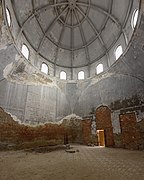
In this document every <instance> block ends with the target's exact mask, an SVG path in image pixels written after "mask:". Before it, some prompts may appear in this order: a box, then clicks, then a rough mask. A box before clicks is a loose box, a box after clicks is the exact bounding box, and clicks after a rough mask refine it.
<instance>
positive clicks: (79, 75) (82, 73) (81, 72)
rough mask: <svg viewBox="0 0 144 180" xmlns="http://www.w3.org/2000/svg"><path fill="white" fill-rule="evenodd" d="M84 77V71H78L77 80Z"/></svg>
mask: <svg viewBox="0 0 144 180" xmlns="http://www.w3.org/2000/svg"><path fill="white" fill-rule="evenodd" d="M84 78H85V77H84V71H80V72H79V73H78V79H79V80H81V79H84Z"/></svg>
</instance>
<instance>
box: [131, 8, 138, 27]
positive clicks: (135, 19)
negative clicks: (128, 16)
mask: <svg viewBox="0 0 144 180" xmlns="http://www.w3.org/2000/svg"><path fill="white" fill-rule="evenodd" d="M138 15H139V10H138V9H136V10H135V11H134V12H133V15H132V20H131V25H132V28H133V29H134V28H135V27H136V24H137V20H138Z"/></svg>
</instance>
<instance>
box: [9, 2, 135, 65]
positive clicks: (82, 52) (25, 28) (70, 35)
mask: <svg viewBox="0 0 144 180" xmlns="http://www.w3.org/2000/svg"><path fill="white" fill-rule="evenodd" d="M11 3H12V7H13V10H14V12H15V16H16V19H17V21H18V24H19V26H20V29H21V30H20V32H19V34H18V36H17V37H19V36H20V35H21V34H23V35H24V36H25V37H26V39H27V41H28V42H29V44H30V45H31V46H32V47H33V49H34V50H35V51H36V53H37V54H39V55H40V56H42V57H43V58H45V59H46V60H47V61H49V62H51V63H52V64H55V65H57V66H60V67H70V68H77V67H83V66H88V65H90V64H92V63H94V62H96V61H98V60H99V59H101V58H102V57H103V56H106V57H107V58H109V57H108V56H109V55H108V52H109V50H110V49H111V47H112V46H113V45H114V44H115V43H116V42H117V40H118V39H119V37H120V36H121V35H123V36H124V39H125V42H127V38H126V34H125V31H124V27H125V25H126V23H127V20H128V18H129V14H130V11H131V7H132V4H133V0H11Z"/></svg>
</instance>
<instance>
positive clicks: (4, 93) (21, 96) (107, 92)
mask: <svg viewBox="0 0 144 180" xmlns="http://www.w3.org/2000/svg"><path fill="white" fill-rule="evenodd" d="M143 24H144V15H143V12H142V11H141V20H140V24H139V27H138V28H137V29H136V30H135V33H134V35H133V38H132V40H131V42H130V45H129V50H128V52H127V53H125V55H124V56H122V57H121V59H119V60H118V61H117V62H115V63H114V64H113V65H112V66H111V68H110V69H109V70H108V71H107V72H106V73H102V74H101V75H99V76H97V77H93V78H89V79H87V80H85V81H70V82H68V83H66V82H63V81H57V82H56V85H55V86H45V85H44V84H40V85H33V84H27V83H25V84H23V83H16V82H11V81H10V80H9V79H8V80H6V79H5V78H4V76H3V74H4V72H3V70H4V69H5V67H6V66H7V65H8V64H10V63H12V62H15V61H16V62H18V61H19V60H16V56H17V50H16V49H15V46H14V45H13V44H12V40H11V39H9V36H8V35H7V34H8V33H7V31H6V27H5V25H4V26H3V28H2V29H3V30H4V32H5V33H2V36H3V37H2V38H1V44H3V46H1V48H0V61H1V63H0V106H1V107H3V108H4V109H5V110H6V111H8V112H10V113H11V114H13V115H15V116H17V118H19V119H20V120H21V121H22V122H27V123H31V124H37V123H44V122H46V121H58V120H59V119H61V118H62V117H64V116H66V115H68V114H71V113H75V114H77V115H80V116H85V115H88V114H91V113H94V110H95V109H96V107H98V106H100V105H107V106H108V107H109V108H110V109H112V110H113V111H117V110H120V109H125V108H128V107H135V106H136V107H137V106H138V107H142V106H143V105H144V71H143V67H144V61H143V57H144V47H143V44H144V26H143ZM5 42H7V43H5ZM27 64H28V62H27ZM15 66H17V64H16V65H15ZM25 70H26V69H25ZM30 70H31V69H30ZM30 70H28V71H30ZM35 71H36V70H35ZM140 113H141V117H142V116H143V112H140Z"/></svg>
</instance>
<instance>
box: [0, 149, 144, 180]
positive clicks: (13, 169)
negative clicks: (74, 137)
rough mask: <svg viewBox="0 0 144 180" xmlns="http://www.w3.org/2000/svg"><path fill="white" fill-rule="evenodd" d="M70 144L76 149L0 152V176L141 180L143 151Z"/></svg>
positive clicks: (13, 179) (9, 178) (8, 178)
mask: <svg viewBox="0 0 144 180" xmlns="http://www.w3.org/2000/svg"><path fill="white" fill-rule="evenodd" d="M73 147H74V149H79V152H76V153H67V152H65V151H64V150H63V149H60V150H57V151H53V152H45V153H38V152H34V151H33V152H25V151H10V152H0V180H144V152H139V151H129V150H123V149H110V148H99V147H87V146H73Z"/></svg>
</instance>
